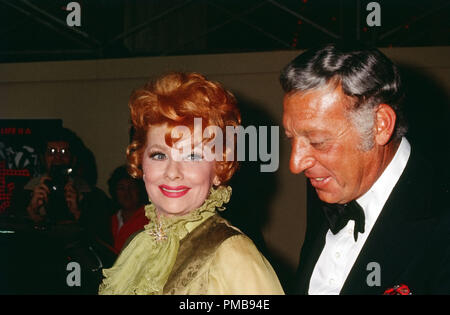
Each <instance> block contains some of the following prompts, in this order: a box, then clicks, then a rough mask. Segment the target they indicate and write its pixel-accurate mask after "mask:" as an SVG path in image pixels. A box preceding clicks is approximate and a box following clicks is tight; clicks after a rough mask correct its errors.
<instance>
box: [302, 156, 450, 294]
mask: <svg viewBox="0 0 450 315" xmlns="http://www.w3.org/2000/svg"><path fill="white" fill-rule="evenodd" d="M444 167H445V168H446V167H447V166H444ZM442 175H443V173H442V174H441V176H442ZM437 178H439V177H437V176H434V175H433V173H432V170H431V168H430V167H429V165H428V164H427V163H426V162H425V161H424V160H423V159H421V158H420V157H419V156H418V155H417V154H416V153H415V152H414V151H413V150H412V151H411V155H410V158H409V160H408V163H407V165H406V167H405V169H404V171H403V173H402V175H401V177H400V179H399V181H398V182H397V184H396V185H395V187H394V189H393V191H392V192H391V194H390V196H389V198H388V200H387V201H386V203H385V205H384V207H383V209H382V211H381V213H380V215H379V217H378V219H377V221H376V222H375V225H374V226H373V229H372V231H371V232H370V235H369V236H368V238H367V240H366V242H365V244H364V246H363V248H362V249H361V252H360V253H359V256H358V257H357V259H356V261H355V264H354V265H353V267H352V269H351V271H350V273H349V275H348V277H347V279H346V281H345V283H344V286H343V287H342V290H341V292H340V294H383V293H384V292H385V290H387V289H389V288H392V287H394V286H395V285H399V284H405V285H407V286H408V287H409V288H410V290H411V293H412V294H450V215H449V212H450V209H449V206H448V202H449V200H448V197H449V192H448V182H443V183H441V182H440V181H437V180H436V179H437ZM327 232H328V226H327V223H326V219H325V217H324V215H323V211H322V209H321V208H320V202H319V199H318V197H317V195H316V193H315V190H314V189H313V188H312V186H309V187H308V210H307V229H306V235H305V241H304V243H303V247H302V251H301V255H300V264H299V268H298V272H297V281H296V291H295V293H297V294H307V293H308V289H309V282H310V278H311V275H312V272H313V270H314V266H315V265H316V262H317V260H318V259H319V256H320V254H321V252H322V250H323V247H324V245H325V236H326V233H327ZM371 262H376V263H378V264H379V267H380V271H381V273H380V280H381V283H380V285H379V286H378V285H373V284H374V283H373V282H370V281H369V283H370V284H371V285H373V286H369V284H368V282H367V278H368V276H370V277H369V278H370V279H372V280H373V278H372V276H373V274H372V275H370V273H371V272H373V271H374V269H371V268H369V269H368V264H369V263H371ZM369 267H372V266H371V265H369Z"/></svg>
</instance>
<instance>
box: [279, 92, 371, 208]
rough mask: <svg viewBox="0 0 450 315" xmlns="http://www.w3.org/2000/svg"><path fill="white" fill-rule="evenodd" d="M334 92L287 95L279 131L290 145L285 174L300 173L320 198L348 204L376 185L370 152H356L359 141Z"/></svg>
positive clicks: (340, 96)
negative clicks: (289, 141) (283, 129)
mask: <svg viewBox="0 0 450 315" xmlns="http://www.w3.org/2000/svg"><path fill="white" fill-rule="evenodd" d="M346 102H347V100H346V99H345V96H344V95H343V93H342V92H341V90H340V89H339V88H337V89H332V88H329V87H328V88H323V89H319V90H314V91H309V92H308V93H304V92H297V93H294V94H287V95H286V96H285V98H284V102H283V105H284V112H283V126H284V128H285V131H286V135H287V137H288V138H289V139H290V140H291V146H292V151H291V158H290V170H291V172H292V173H294V174H298V173H301V172H304V174H305V176H306V177H307V178H308V179H309V180H310V182H311V185H312V186H313V187H314V188H315V189H316V192H317V194H318V196H319V198H320V199H321V200H323V201H325V202H328V203H341V204H342V203H347V202H349V201H351V200H354V199H356V198H358V197H360V196H361V195H363V194H364V193H365V192H366V191H367V190H368V189H369V188H370V187H371V186H372V184H373V182H374V181H375V179H376V177H375V176H376V174H375V172H374V167H373V166H374V165H375V164H376V163H375V161H376V154H375V153H376V152H375V149H371V150H369V151H367V152H363V151H361V150H360V149H359V145H360V143H361V138H360V135H359V133H358V131H357V130H356V129H355V127H354V126H353V125H352V123H351V122H350V120H349V119H348V117H347V115H346V108H345V104H346Z"/></svg>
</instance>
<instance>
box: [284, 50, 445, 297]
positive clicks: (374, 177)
mask: <svg viewBox="0 0 450 315" xmlns="http://www.w3.org/2000/svg"><path fill="white" fill-rule="evenodd" d="M280 82H281V85H282V87H283V89H284V92H285V96H284V100H283V107H284V111H283V126H284V128H285V132H286V135H287V137H288V138H290V140H291V147H292V151H291V158H290V170H291V172H292V173H294V174H298V173H301V172H303V173H304V175H305V176H306V177H307V178H308V181H309V183H308V184H309V185H308V186H309V188H308V189H309V191H308V196H309V198H308V212H307V231H306V235H305V241H304V244H303V247H302V251H301V255H300V264H299V270H298V279H297V282H296V285H297V290H296V293H299V294H383V293H390V294H409V293H411V294H434V293H447V294H448V293H450V250H449V246H450V223H449V222H450V221H449V219H448V218H449V214H448V212H449V211H450V209H449V207H448V206H447V205H446V204H445V203H443V200H445V201H446V202H447V201H448V186H446V183H444V184H443V185H442V184H440V183H439V182H438V181H437V180H436V179H437V178H439V176H437V177H434V173H433V171H432V169H431V168H430V165H429V164H427V163H426V162H425V161H424V160H422V159H421V157H420V156H419V154H418V153H417V152H416V150H415V149H414V148H413V147H412V146H411V144H410V143H409V142H408V140H407V139H406V137H405V134H406V131H407V126H406V123H405V121H404V119H403V114H402V106H403V104H402V99H403V96H404V94H403V89H402V82H401V78H400V75H399V71H398V69H397V67H396V66H395V65H394V64H393V63H392V62H391V61H390V60H389V59H388V58H387V57H386V56H385V55H383V54H382V53H381V52H380V51H379V50H377V49H372V48H365V47H355V46H353V47H349V46H348V45H344V44H328V45H324V46H321V47H317V48H314V49H310V50H308V51H306V52H304V53H302V54H301V55H299V56H298V57H297V58H295V59H294V60H293V61H291V62H290V63H289V64H288V65H287V66H286V67H285V68H284V69H283V71H282V74H281V77H280ZM445 169H447V166H444V170H445ZM444 173H445V172H441V174H440V175H441V176H442V175H443V174H444ZM438 175H439V174H438Z"/></svg>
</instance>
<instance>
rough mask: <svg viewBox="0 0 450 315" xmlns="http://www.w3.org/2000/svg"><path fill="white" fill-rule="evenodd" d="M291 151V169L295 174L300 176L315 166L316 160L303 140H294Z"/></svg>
mask: <svg viewBox="0 0 450 315" xmlns="http://www.w3.org/2000/svg"><path fill="white" fill-rule="evenodd" d="M291 150H292V151H291V160H290V161H289V168H290V170H291V172H292V173H293V174H299V173H301V172H303V171H304V170H306V169H308V168H311V167H313V166H314V164H315V161H316V160H315V158H314V156H313V155H312V153H311V151H310V149H309V146H308V145H307V144H306V143H303V142H302V141H301V140H298V139H294V140H293V141H292V148H291Z"/></svg>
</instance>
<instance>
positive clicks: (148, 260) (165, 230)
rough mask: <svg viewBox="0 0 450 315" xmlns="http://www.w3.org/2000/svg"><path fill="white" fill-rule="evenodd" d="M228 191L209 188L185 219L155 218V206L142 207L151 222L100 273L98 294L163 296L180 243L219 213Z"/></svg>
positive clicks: (221, 188) (156, 216) (228, 198)
mask: <svg viewBox="0 0 450 315" xmlns="http://www.w3.org/2000/svg"><path fill="white" fill-rule="evenodd" d="M230 196H231V187H229V186H227V187H225V186H219V187H218V188H217V189H214V188H211V190H210V194H209V196H208V198H207V199H206V200H205V202H204V203H203V205H202V206H201V207H200V208H198V209H196V210H194V211H192V212H190V213H189V214H187V215H184V216H179V217H178V216H173V217H165V216H161V215H160V216H158V215H157V213H156V209H155V206H154V205H152V204H150V205H147V206H146V207H145V215H146V216H147V218H148V219H149V220H150V223H149V224H147V225H146V226H145V227H144V228H145V230H144V231H143V232H141V233H139V234H138V235H137V236H136V237H135V238H133V240H132V241H131V242H130V243H129V244H128V246H127V247H126V248H125V249H124V250H123V251H122V253H121V254H120V256H119V257H118V258H117V260H116V262H115V263H114V266H113V267H111V268H109V269H104V270H103V275H104V277H105V278H104V279H103V282H102V284H101V285H100V287H99V294H162V292H163V289H164V285H165V284H166V282H167V279H168V277H169V275H170V272H171V271H172V267H173V265H174V263H175V260H176V258H177V254H178V248H179V244H180V240H182V239H183V238H184V237H185V236H186V235H187V234H188V233H190V232H191V231H192V230H194V229H195V228H196V227H198V226H199V225H200V224H202V223H203V222H204V221H206V220H207V219H208V218H210V217H211V216H213V215H214V214H215V213H216V209H217V210H219V211H222V210H224V209H225V208H224V207H223V204H224V203H227V202H228V201H229V200H230Z"/></svg>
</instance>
